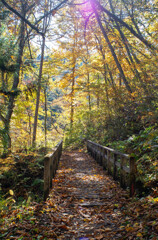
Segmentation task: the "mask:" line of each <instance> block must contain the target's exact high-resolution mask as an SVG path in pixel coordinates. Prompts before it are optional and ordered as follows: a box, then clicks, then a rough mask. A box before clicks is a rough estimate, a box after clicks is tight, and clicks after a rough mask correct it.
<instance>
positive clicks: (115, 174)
mask: <svg viewBox="0 0 158 240" xmlns="http://www.w3.org/2000/svg"><path fill="white" fill-rule="evenodd" d="M116 163H117V154H116V153H114V165H113V179H114V180H116V179H117V166H116Z"/></svg>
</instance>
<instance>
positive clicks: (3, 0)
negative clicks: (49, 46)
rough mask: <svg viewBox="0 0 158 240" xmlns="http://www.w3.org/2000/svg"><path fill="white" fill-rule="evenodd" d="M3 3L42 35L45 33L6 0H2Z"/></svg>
mask: <svg viewBox="0 0 158 240" xmlns="http://www.w3.org/2000/svg"><path fill="white" fill-rule="evenodd" d="M1 1H2V3H3V4H4V6H5V7H6V8H8V9H9V10H10V11H11V12H13V13H15V14H16V15H17V16H18V17H20V18H21V19H22V20H23V21H24V22H25V23H27V24H28V25H29V26H30V27H31V28H32V29H34V30H35V31H36V32H37V33H39V34H40V35H42V36H43V35H44V34H43V33H42V32H40V31H39V29H38V28H37V27H35V26H34V25H33V24H32V23H31V22H30V21H28V20H27V19H26V18H25V17H23V16H22V15H21V14H20V13H19V12H18V11H16V10H15V9H14V8H12V7H11V6H10V5H9V4H8V3H7V2H6V1H5V0H1Z"/></svg>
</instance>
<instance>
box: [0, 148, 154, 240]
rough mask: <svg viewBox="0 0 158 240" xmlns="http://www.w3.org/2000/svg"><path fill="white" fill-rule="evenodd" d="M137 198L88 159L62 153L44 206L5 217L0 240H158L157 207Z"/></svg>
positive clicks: (151, 200)
mask: <svg viewBox="0 0 158 240" xmlns="http://www.w3.org/2000/svg"><path fill="white" fill-rule="evenodd" d="M153 199H155V198H152V197H151V196H148V197H143V198H141V199H138V198H136V197H134V198H133V199H132V198H130V197H129V194H128V192H126V191H124V190H122V189H121V188H120V187H119V184H118V183H117V182H114V181H113V179H112V178H111V177H110V176H108V175H106V172H105V171H104V170H103V168H102V167H101V166H99V165H98V164H97V163H96V162H95V160H94V159H93V158H92V157H90V156H89V155H88V154H86V153H84V152H79V151H72V152H64V153H63V155H62V157H61V160H60V164H59V168H58V171H57V174H56V177H55V179H54V180H53V188H52V190H51V192H50V195H49V198H48V200H47V201H46V202H42V203H32V206H28V207H27V206H25V207H24V208H23V209H15V210H12V211H10V215H9V217H8V220H7V216H3V218H4V219H5V221H4V222H3V224H2V229H3V231H2V234H1V237H0V238H1V239H19V240H20V239H32V240H33V239H40V240H41V239H58V240H60V239H65V240H73V239H74V240H88V239H89V240H101V239H106V240H112V239H120V240H121V239H146V240H149V239H152V240H157V239H158V222H157V219H158V205H157V201H153Z"/></svg>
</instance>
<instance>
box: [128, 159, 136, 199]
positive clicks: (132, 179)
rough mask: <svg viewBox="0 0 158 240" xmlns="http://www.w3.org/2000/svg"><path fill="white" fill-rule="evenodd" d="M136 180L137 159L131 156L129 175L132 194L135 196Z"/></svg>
mask: <svg viewBox="0 0 158 240" xmlns="http://www.w3.org/2000/svg"><path fill="white" fill-rule="evenodd" d="M135 180H136V168H135V160H134V158H133V157H130V175H129V186H130V196H131V197H132V196H134V193H135Z"/></svg>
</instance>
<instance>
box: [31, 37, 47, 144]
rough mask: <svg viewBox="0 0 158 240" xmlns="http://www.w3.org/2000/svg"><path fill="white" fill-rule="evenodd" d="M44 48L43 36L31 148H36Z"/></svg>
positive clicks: (43, 38)
mask: <svg viewBox="0 0 158 240" xmlns="http://www.w3.org/2000/svg"><path fill="white" fill-rule="evenodd" d="M44 48H45V36H42V46H41V61H40V68H39V77H38V88H37V98H36V109H35V117H34V126H33V139H32V146H33V147H35V146H36V133H37V121H38V111H39V103H40V93H41V79H42V70H43V61H44Z"/></svg>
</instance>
